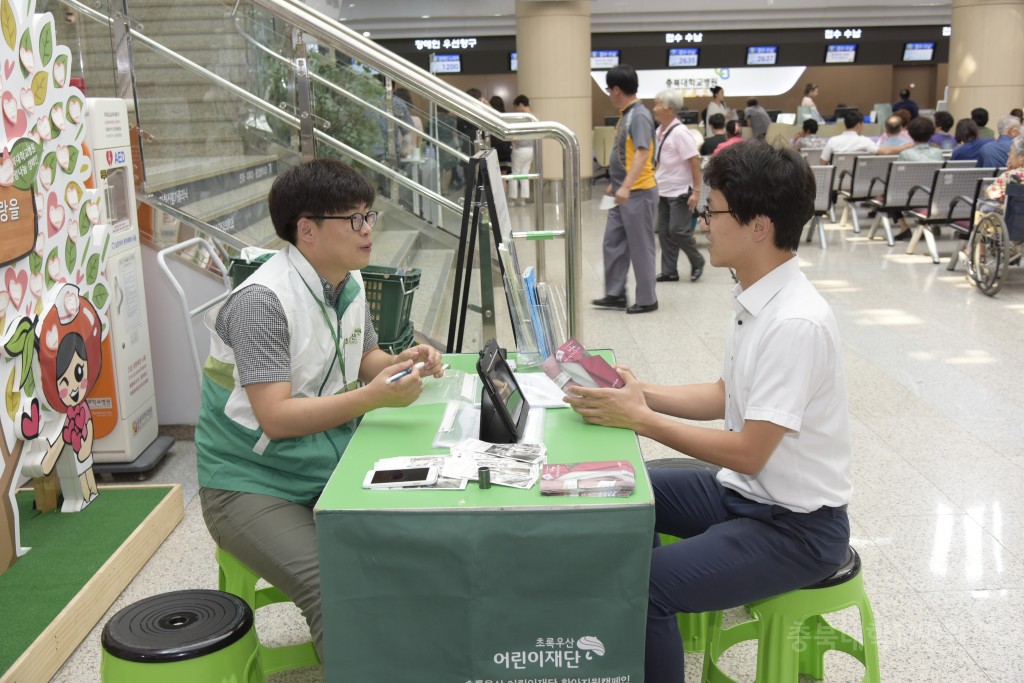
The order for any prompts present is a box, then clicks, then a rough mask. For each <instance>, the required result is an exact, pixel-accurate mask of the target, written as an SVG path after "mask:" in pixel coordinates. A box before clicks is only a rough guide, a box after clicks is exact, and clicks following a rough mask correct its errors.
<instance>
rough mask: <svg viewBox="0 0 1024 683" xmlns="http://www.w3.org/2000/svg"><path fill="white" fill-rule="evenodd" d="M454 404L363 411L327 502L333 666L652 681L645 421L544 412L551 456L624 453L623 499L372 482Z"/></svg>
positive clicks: (415, 677) (407, 673)
mask: <svg viewBox="0 0 1024 683" xmlns="http://www.w3.org/2000/svg"><path fill="white" fill-rule="evenodd" d="M476 358H477V356H476V355H475V354H472V355H470V354H463V355H448V356H445V360H446V361H448V362H451V363H452V367H453V368H455V369H459V370H463V371H466V372H475V370H474V368H475V362H476ZM427 381H430V380H427ZM443 408H444V406H442V405H428V406H415V407H410V408H402V409H392V410H380V411H375V412H373V413H371V414H369V415H367V416H366V417H365V418H364V419H363V421H362V424H360V426H359V429H358V430H356V433H355V436H354V437H353V439H352V441H351V443H350V444H349V446H348V450H347V451H346V452H345V457H344V458H342V460H341V463H340V464H339V465H338V468H337V469H336V470H335V472H334V475H333V476H332V477H331V480H330V482H328V484H327V487H326V488H325V489H324V492H323V495H322V496H321V497H320V500H319V502H318V503H317V506H316V526H317V538H318V542H319V548H320V570H321V571H320V574H321V590H322V600H323V619H324V652H325V662H324V666H325V671H326V678H327V680H328V681H360V682H361V683H376V682H382V683H393V682H394V681H402V682H403V683H419V682H422V683H467V681H471V682H474V683H475V682H476V681H485V680H489V681H493V682H494V683H511V682H512V681H517V680H539V681H543V680H545V679H548V680H553V681H558V683H562V681H563V680H570V681H575V680H594V679H596V680H602V679H604V680H614V681H621V682H622V683H639V682H640V681H642V680H643V661H644V630H645V624H646V614H647V583H648V578H649V571H650V558H651V539H652V536H653V533H654V502H653V497H652V493H651V487H650V481H649V479H648V478H647V471H646V469H645V468H644V464H643V460H642V458H641V456H640V450H639V447H638V444H637V438H636V435H635V434H634V433H633V432H631V431H629V430H625V429H613V428H609V427H599V426H595V425H588V424H586V423H584V422H583V420H582V419H581V418H580V417H579V416H578V415H577V414H576V413H574V412H572V411H571V410H569V409H549V410H548V411H547V415H546V417H545V423H544V435H545V437H544V438H545V443H546V444H547V447H548V460H549V462H553V463H568V462H577V461H583V460H616V459H621V460H629V461H630V462H631V463H632V464H633V467H634V468H635V469H636V474H637V477H636V491H634V493H633V495H632V496H630V497H628V498H579V497H551V496H547V497H542V496H541V495H540V491H539V489H538V487H537V486H536V485H535V486H534V487H533V488H532V489H530V490H525V491H524V490H521V489H513V488H507V487H501V486H492V487H491V488H489V489H480V488H479V486H478V485H477V484H476V483H475V482H470V484H469V486H468V487H467V488H466V490H464V491H428V490H414V491H389V490H372V491H371V490H364V489H363V488H362V481H363V478H364V476H365V475H366V472H367V470H369V469H371V468H372V466H373V463H374V462H375V461H376V460H378V459H379V458H383V457H391V456H409V455H422V454H426V453H442V452H443V451H441V450H438V449H432V448H430V444H431V442H432V440H433V437H434V435H435V433H436V431H437V428H438V426H439V424H440V422H441V418H442V413H443Z"/></svg>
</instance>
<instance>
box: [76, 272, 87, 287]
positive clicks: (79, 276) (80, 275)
mask: <svg viewBox="0 0 1024 683" xmlns="http://www.w3.org/2000/svg"><path fill="white" fill-rule="evenodd" d="M84 279H85V275H84V274H83V273H82V271H81V269H79V270H76V271H75V284H76V285H80V284H82V280H84Z"/></svg>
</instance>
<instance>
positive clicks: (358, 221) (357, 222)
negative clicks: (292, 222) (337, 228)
mask: <svg viewBox="0 0 1024 683" xmlns="http://www.w3.org/2000/svg"><path fill="white" fill-rule="evenodd" d="M379 215H380V211H367V212H366V213H354V214H352V215H351V216H306V218H308V219H309V220H311V221H326V220H330V219H334V220H339V221H349V222H351V223H352V230H354V231H355V232H359V231H360V230H362V229H363V223H366V224H367V225H369V226H370V227H371V228H372V227H373V226H374V225H376V224H377V216H379Z"/></svg>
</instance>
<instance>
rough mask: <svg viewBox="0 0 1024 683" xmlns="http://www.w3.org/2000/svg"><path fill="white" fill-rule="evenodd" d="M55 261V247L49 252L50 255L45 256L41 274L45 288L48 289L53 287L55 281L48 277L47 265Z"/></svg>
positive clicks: (48, 269)
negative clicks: (44, 280) (44, 281)
mask: <svg viewBox="0 0 1024 683" xmlns="http://www.w3.org/2000/svg"><path fill="white" fill-rule="evenodd" d="M56 259H57V247H54V248H53V249H51V250H50V253H49V254H47V256H46V263H44V264H43V274H44V277H45V279H46V288H47V289H50V288H51V287H53V284H54V282H55V280H54V279H53V278H52V277H50V268H49V264H50V263H51V262H53V261H54V260H56Z"/></svg>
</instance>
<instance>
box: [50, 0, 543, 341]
mask: <svg viewBox="0 0 1024 683" xmlns="http://www.w3.org/2000/svg"><path fill="white" fill-rule="evenodd" d="M99 4H100V5H101V7H100V8H99V10H97V11H99V12H106V13H107V14H106V16H110V5H109V4H108V3H105V2H103V3H99ZM94 6H95V5H94V4H89V5H87V7H88V8H93V7H94ZM67 7H68V6H67V5H65V4H63V3H58V2H55V0H40V8H41V9H49V11H52V12H53V13H54V14H55V16H63V15H64V13H65V11H67ZM82 11H83V15H82V16H77V17H76V21H75V22H73V23H69V22H57V26H58V34H60V39H61V40H62V41H63V42H64V43H65V44H68V45H69V46H70V47H71V48H72V52H73V54H75V55H76V60H75V67H76V68H77V69H78V70H77V71H74V72H73V74H74V75H75V76H82V77H84V78H85V80H86V84H87V88H88V95H90V96H113V95H115V93H116V91H117V89H116V87H115V85H116V82H115V78H114V75H115V72H114V59H113V56H112V50H111V41H110V29H109V26H108V25H107V24H106V23H104V22H103V21H102V20H101V18H97V17H94V16H85V14H87V13H85V10H82ZM129 15H130V18H131V22H132V23H131V25H132V29H133V37H132V59H133V62H134V86H135V96H136V99H137V101H138V120H139V124H140V127H141V130H142V134H141V142H140V145H141V149H142V157H143V161H144V168H145V172H146V179H145V183H144V186H143V187H142V188H140V189H141V191H140V192H139V193H138V194H139V198H140V199H141V200H142V201H143V202H145V203H150V204H152V205H154V206H157V207H159V206H166V207H168V209H167V211H166V212H160V211H159V210H157V211H155V212H154V213H155V215H154V217H153V219H152V222H153V228H152V235H153V241H154V242H156V246H160V247H162V246H166V245H168V244H172V243H176V242H178V241H181V240H184V239H187V238H189V237H191V236H192V235H191V234H189V233H190V231H192V230H194V229H195V228H192V227H190V226H192V225H196V226H199V230H200V231H201V232H200V234H202V235H204V236H207V237H210V238H211V239H212V240H213V242H214V243H215V244H216V245H217V246H219V247H220V248H221V250H222V251H223V252H224V253H225V255H227V256H230V255H233V254H236V253H237V251H238V249H239V248H240V247H241V246H244V245H253V246H262V247H267V248H279V247H280V246H282V244H283V242H282V241H281V239H280V238H278V237H277V235H276V234H275V232H274V229H273V226H272V224H271V221H270V219H269V216H268V210H267V205H266V195H267V192H268V191H269V188H270V186H271V184H272V183H273V180H274V178H275V177H276V176H277V173H278V172H279V171H283V170H284V169H287V168H290V167H291V166H292V165H294V164H295V163H298V162H299V161H300V160H301V158H302V149H301V145H300V135H299V124H298V122H299V118H298V116H299V112H298V111H297V109H296V102H297V101H298V100H297V98H296V75H295V72H294V69H293V66H292V65H293V63H294V58H295V53H296V51H295V49H294V45H295V44H296V43H297V41H300V40H301V41H303V42H304V43H305V44H306V47H307V56H308V65H309V70H310V73H311V105H312V106H311V108H312V114H313V121H314V126H315V128H316V144H315V146H314V150H315V153H316V155H317V156H330V157H334V158H340V159H342V160H344V161H346V162H347V163H350V164H352V165H353V166H355V167H356V168H357V169H358V170H359V171H360V172H362V173H364V174H365V175H366V176H367V177H369V178H370V179H371V180H372V182H374V184H375V185H376V187H377V189H378V200H377V202H376V205H375V208H376V209H378V210H380V211H381V212H382V213H381V220H380V221H379V222H378V225H377V227H375V229H374V258H373V262H374V264H376V265H383V266H390V267H415V268H420V269H421V271H422V278H421V280H420V282H421V285H420V289H419V290H418V291H417V293H416V296H415V299H414V304H413V312H412V319H413V322H414V324H415V328H416V330H417V332H418V333H420V334H421V335H423V336H427V337H429V338H432V339H434V340H439V341H443V340H444V339H445V338H446V337H447V326H448V316H449V310H450V301H451V298H452V290H453V287H454V279H455V272H454V261H455V255H456V249H457V246H458V235H459V231H460V227H461V220H462V211H461V209H460V208H458V207H459V205H460V204H461V202H462V198H463V194H464V186H465V182H466V179H465V172H464V167H465V165H466V162H465V160H466V158H467V157H468V156H469V155H470V154H472V150H473V144H472V139H471V138H470V137H469V136H467V135H466V134H465V133H466V132H467V130H468V131H469V132H471V133H474V132H475V131H473V130H470V129H467V128H466V127H465V126H464V125H461V124H460V122H459V121H458V120H457V119H456V117H455V116H453V115H452V114H450V113H448V112H446V111H444V110H443V109H440V108H439V107H438V106H437V105H436V104H435V103H433V102H431V101H429V100H428V99H426V98H424V97H422V96H420V95H418V94H416V95H411V96H407V95H406V93H404V92H402V91H403V90H404V88H403V85H408V84H402V83H389V82H388V81H387V80H386V79H384V78H383V77H381V76H379V75H378V74H376V73H374V72H373V70H372V69H369V68H367V67H365V66H363V65H362V64H360V63H359V62H358V61H357V60H354V59H353V58H352V57H351V55H348V54H345V53H344V51H343V50H339V49H337V48H336V47H331V46H335V45H341V44H342V43H341V41H339V40H338V39H337V38H332V37H330V36H312V35H309V34H305V33H302V32H300V31H297V30H295V29H294V28H293V27H291V26H289V25H288V24H287V23H286V22H283V21H282V20H281V19H280V18H279V17H276V16H273V15H272V14H270V13H268V12H267V11H266V10H263V9H262V8H259V7H256V6H255V5H252V4H249V3H246V2H239V3H237V4H235V5H224V4H218V3H201V4H198V5H193V4H191V3H189V4H188V11H183V8H182V6H181V5H180V4H175V3H165V4H163V5H150V4H147V5H140V6H137V7H136V6H134V5H132V4H131V3H129ZM181 58H185V59H187V60H189V61H190V62H191V63H192V64H187V63H182V60H181ZM389 87H390V88H391V94H389V93H388V88H389ZM408 90H411V88H409V89H408ZM460 129H461V130H460ZM178 218H180V219H181V220H180V221H179V220H178ZM515 227H516V228H517V229H521V226H518V225H517V226H515ZM522 227H527V229H528V226H522ZM197 258H198V256H197ZM478 259H479V257H477V260H478ZM200 265H204V264H203V263H200ZM476 265H478V264H476ZM488 267H489V268H493V265H492V264H490V263H489V264H488ZM479 275H480V274H479V270H476V271H474V274H473V284H474V287H473V290H472V294H471V297H470V298H471V304H472V305H473V306H474V307H477V308H478V307H479V306H480V305H481V303H482V302H481V296H480V291H479V283H480V277H479ZM492 280H493V282H494V283H495V284H496V285H497V288H496V289H495V291H494V292H493V298H494V300H495V302H496V304H497V306H498V310H499V314H498V322H499V326H504V327H506V328H507V327H508V325H507V315H503V309H504V304H503V303H502V302H503V301H504V294H503V291H502V289H501V282H500V277H497V273H496V272H495V274H494V276H493V277H492ZM489 297H490V295H489ZM489 297H488V298H489ZM480 327H481V325H480V316H479V315H478V314H476V313H475V312H473V311H472V310H471V312H470V314H469V315H468V316H467V333H466V347H465V348H476V347H478V346H480V345H481V344H482V342H483V341H484V340H482V339H480V335H481V332H480ZM499 329H500V327H499ZM391 341H394V340H382V342H391ZM503 343H504V340H503ZM508 344H511V339H509V341H508Z"/></svg>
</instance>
